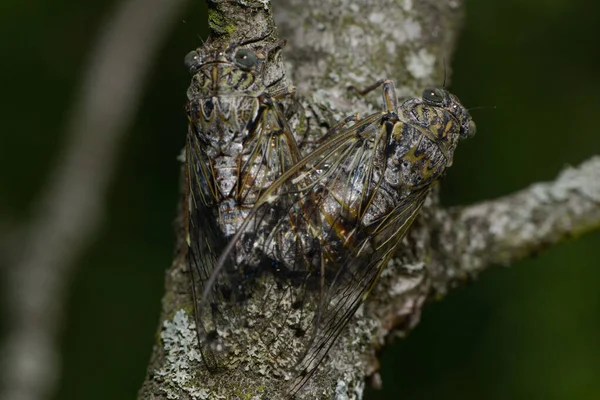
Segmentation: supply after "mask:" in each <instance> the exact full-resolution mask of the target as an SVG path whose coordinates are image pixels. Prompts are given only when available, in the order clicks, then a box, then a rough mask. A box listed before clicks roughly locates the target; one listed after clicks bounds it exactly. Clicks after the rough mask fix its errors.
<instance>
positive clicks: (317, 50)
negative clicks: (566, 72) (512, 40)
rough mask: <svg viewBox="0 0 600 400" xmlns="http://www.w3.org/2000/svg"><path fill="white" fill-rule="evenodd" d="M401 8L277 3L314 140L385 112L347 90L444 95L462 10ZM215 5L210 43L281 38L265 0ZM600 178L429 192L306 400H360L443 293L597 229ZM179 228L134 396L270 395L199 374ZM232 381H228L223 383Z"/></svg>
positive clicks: (269, 388) (233, 379) (260, 379)
mask: <svg viewBox="0 0 600 400" xmlns="http://www.w3.org/2000/svg"><path fill="white" fill-rule="evenodd" d="M374 3H376V4H374ZM400 3H401V4H399V3H398V2H395V1H385V0H380V1H376V2H373V1H368V0H361V1H354V2H346V1H343V0H337V1H333V0H332V1H329V2H323V1H318V2H317V1H314V0H308V1H301V0H282V1H280V2H277V3H276V4H275V11H276V13H277V14H276V20H277V21H278V24H279V27H280V29H281V31H282V33H283V35H282V36H283V37H284V38H286V39H287V40H288V46H287V49H286V53H285V55H286V56H287V60H288V62H289V63H290V65H291V71H292V77H293V81H294V84H296V85H297V87H298V89H299V92H300V93H301V94H302V95H303V96H304V98H303V99H302V103H303V105H304V107H305V109H306V110H309V111H310V112H309V113H307V114H306V115H305V117H307V118H308V120H309V122H311V123H310V124H309V125H310V126H311V128H310V129H314V131H311V132H310V133H309V134H310V135H313V136H318V135H320V134H321V133H320V131H319V130H318V129H317V128H315V127H317V126H319V125H322V124H326V125H329V126H330V125H331V123H332V121H334V120H340V119H341V118H342V117H345V116H347V115H348V114H350V113H351V112H352V111H356V110H357V109H358V110H360V111H363V112H364V111H367V110H369V109H372V108H375V109H377V110H379V109H381V105H380V102H379V101H378V100H377V101H376V100H375V97H374V96H371V97H373V98H370V97H369V98H368V99H359V98H355V96H352V95H351V94H350V93H348V91H347V89H346V88H347V86H348V85H350V84H354V85H358V86H365V85H367V84H370V83H372V82H374V81H376V80H377V79H379V78H382V77H385V78H390V79H394V80H395V81H396V82H397V83H398V84H397V88H398V91H399V95H400V96H408V95H415V94H416V93H419V92H420V91H421V90H422V89H423V88H424V87H427V86H431V85H436V86H439V85H441V83H442V82H443V80H444V68H445V64H446V63H448V62H449V58H450V54H451V51H452V49H453V46H454V43H455V41H456V36H457V29H458V27H459V26H460V22H461V16H462V8H461V2H460V1H450V2H448V1H442V0H429V1H420V2H411V1H404V2H400ZM209 6H210V8H211V17H210V19H211V28H212V31H213V33H212V35H213V37H216V38H218V39H219V40H223V39H224V40H229V39H230V38H231V36H235V35H242V36H244V35H250V37H255V36H253V35H257V32H271V34H272V35H276V34H277V33H276V32H274V31H271V30H270V29H266V30H261V29H260V26H261V24H263V25H262V26H267V27H270V26H271V22H272V19H271V13H270V4H269V2H268V1H258V0H255V1H219V2H215V1H211V2H209ZM249 15H251V17H249ZM242 16H243V17H242ZM257 26H258V27H257ZM398 71H406V72H404V73H402V74H400V73H399V72H398ZM369 102H370V103H369ZM313 121H316V122H317V123H312V122H313ZM182 134H183V133H182ZM599 173H600V159H599V158H597V157H596V158H593V159H592V160H590V161H588V162H587V163H585V164H583V165H582V166H581V167H579V168H577V169H568V170H566V171H564V172H563V174H562V175H561V176H560V177H559V178H558V179H557V180H556V181H555V182H552V183H545V184H536V185H533V186H532V187H531V188H529V189H526V190H524V191H521V192H519V193H516V194H514V195H511V196H507V197H505V198H501V199H497V200H494V201H490V202H485V203H481V204H477V205H473V206H470V207H465V208H454V209H450V210H445V209H442V208H441V207H440V206H439V203H438V196H437V192H434V195H433V196H430V198H429V199H428V200H427V202H426V204H425V206H424V207H423V210H422V211H421V213H420V215H419V218H418V219H417V221H415V223H414V224H413V227H412V228H411V231H410V233H409V235H408V236H407V237H406V238H405V239H404V243H405V246H403V247H402V249H401V251H400V252H399V254H396V258H395V259H394V260H393V261H392V262H391V263H390V264H391V265H390V266H389V267H388V268H387V269H386V270H385V271H384V272H383V274H382V276H381V279H380V282H379V284H378V285H377V287H376V289H375V290H374V293H373V294H372V295H371V297H370V298H369V300H368V301H367V303H366V304H365V307H364V308H361V309H359V311H358V313H357V314H356V315H355V317H354V318H353V321H352V322H351V323H350V324H349V326H348V327H346V329H345V331H344V333H343V334H342V335H341V337H340V338H339V339H338V342H337V344H336V345H335V346H334V347H333V348H332V349H331V351H330V353H329V357H328V358H326V360H325V361H324V362H323V368H321V369H319V370H318V372H317V373H316V374H315V376H314V377H313V378H312V379H311V380H310V381H309V382H308V384H307V385H306V386H305V387H304V388H303V390H304V392H303V398H338V399H353V398H360V396H361V394H362V390H363V387H364V378H365V376H368V375H370V374H372V373H373V372H375V371H376V370H377V368H378V364H377V361H376V358H375V350H376V349H377V348H379V347H381V345H382V344H383V343H384V339H385V337H386V336H387V335H388V334H389V333H390V332H392V331H394V332H407V331H409V330H410V329H411V328H412V327H414V326H415V324H416V323H417V322H418V319H419V315H420V311H421V309H422V306H423V304H424V303H425V301H426V300H428V299H430V298H432V297H438V296H440V295H443V294H445V293H446V292H447V291H448V289H449V288H452V287H455V286H457V285H458V284H460V283H461V282H464V281H466V280H468V279H471V278H473V277H475V276H476V275H477V274H478V273H479V272H481V271H483V270H484V269H486V268H488V267H490V266H492V265H496V264H508V263H511V262H514V261H516V260H518V259H520V258H523V257H526V256H528V255H530V254H531V253H532V252H535V251H539V250H541V249H542V248H543V247H544V246H548V245H551V244H555V243H557V242H559V241H561V240H564V239H565V238H567V237H570V236H573V235H578V234H581V233H583V232H586V231H589V230H592V229H595V228H598V227H600V187H599V185H598V180H597V176H598V175H599ZM183 209H184V208H183V206H181V210H183ZM182 221H183V215H182V214H180V219H179V222H180V224H179V228H178V249H179V250H178V252H177V256H176V258H175V260H174V263H173V265H172V267H171V269H170V271H169V273H168V276H167V282H166V290H167V293H166V295H165V297H164V299H163V315H162V321H163V323H162V325H161V328H160V337H161V342H160V343H159V344H157V346H155V349H154V354H153V357H152V360H151V363H150V366H149V373H148V377H147V380H146V382H145V383H144V386H143V387H142V389H141V391H140V394H139V398H140V399H149V398H154V399H170V398H180V399H186V398H192V399H216V398H220V397H219V396H224V397H221V398H250V397H252V396H256V398H267V397H269V396H272V393H276V392H277V389H278V388H280V387H281V386H284V385H285V384H286V383H285V380H284V379H283V377H281V376H276V375H274V374H272V373H270V372H271V370H269V369H265V370H238V371H233V372H229V373H222V375H219V376H216V375H211V374H210V373H208V372H207V371H206V370H205V369H204V367H203V366H202V364H201V362H200V357H199V353H198V350H197V344H196V341H195V334H194V323H193V317H191V316H192V315H193V313H192V311H191V307H192V303H191V301H192V299H191V295H190V288H189V282H188V269H187V265H186V256H185V252H186V244H185V241H184V239H183V237H184V236H183V235H184V229H183V227H182ZM248 337H251V335H248ZM248 348H252V349H253V350H256V351H257V353H256V354H255V357H256V359H260V360H262V359H267V358H268V354H265V353H266V349H264V348H260V347H259V346H258V345H257V346H255V347H252V346H251V345H249V346H248ZM257 363H258V362H257ZM227 374H230V375H231V376H228V377H226V378H223V376H224V375H227ZM216 382H219V383H216ZM223 382H227V383H228V384H227V387H223ZM219 385H221V386H219ZM265 396H266V397H265Z"/></svg>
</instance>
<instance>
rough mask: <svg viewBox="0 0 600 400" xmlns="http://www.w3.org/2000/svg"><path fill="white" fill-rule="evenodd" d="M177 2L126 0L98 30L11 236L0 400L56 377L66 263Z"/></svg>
mask: <svg viewBox="0 0 600 400" xmlns="http://www.w3.org/2000/svg"><path fill="white" fill-rule="evenodd" d="M184 4H185V1H184V0H129V1H127V2H124V3H122V4H120V5H119V7H118V8H117V9H116V10H115V12H114V14H113V15H112V16H111V18H110V19H109V20H108V21H107V23H106V25H105V26H104V27H103V31H102V32H101V33H100V35H99V38H98V42H97V44H96V46H95V48H94V49H93V51H92V53H91V57H90V60H89V62H88V66H87V69H86V71H85V76H84V77H83V81H82V83H81V89H80V93H79V95H78V97H77V99H76V100H75V102H74V107H73V110H72V112H71V117H70V119H69V121H68V123H67V126H66V128H65V129H66V132H67V136H68V137H69V141H68V144H67V146H66V147H65V148H64V149H63V153H62V155H61V156H60V158H59V165H58V166H57V168H56V170H55V171H54V172H53V173H52V175H51V176H50V178H49V181H48V182H47V184H46V189H45V190H44V191H43V193H42V194H41V199H40V201H39V202H37V204H35V207H34V210H33V212H32V218H31V222H30V223H29V224H28V226H26V227H25V229H24V230H23V233H22V234H21V235H20V237H21V238H22V243H26V245H25V246H23V248H22V249H21V252H20V253H19V254H16V256H15V257H14V260H15V263H14V265H11V266H10V268H7V269H6V273H7V288H6V290H5V293H6V309H7V326H8V334H7V339H6V342H5V343H4V344H3V348H2V354H3V358H2V360H1V361H2V366H1V368H0V370H2V371H3V379H4V388H3V391H2V392H1V393H0V398H2V399H7V400H13V399H14V400H17V399H18V400H37V399H44V398H50V397H52V395H53V392H54V390H55V386H56V383H57V379H58V377H59V375H60V357H59V355H58V354H57V349H56V346H57V343H56V342H57V335H58V334H59V332H60V328H61V326H62V321H63V312H62V311H63V310H62V309H63V307H64V299H65V297H66V296H65V295H66V291H67V287H68V286H67V285H68V282H69V279H70V276H71V274H72V272H73V261H74V260H75V259H76V257H77V256H79V255H80V254H81V253H82V252H83V250H84V249H85V248H86V246H87V245H88V244H89V243H90V241H91V239H92V238H93V235H94V233H95V231H96V230H97V228H98V226H99V223H100V221H101V220H102V216H103V213H104V198H105V196H106V189H107V187H108V184H109V182H110V179H111V176H112V173H113V169H114V167H115V164H116V159H117V156H118V150H119V148H120V146H121V144H122V140H123V138H124V136H125V134H126V133H127V130H128V128H129V127H130V125H131V123H132V121H133V118H134V116H135V112H136V110H137V108H138V105H139V101H140V99H141V97H142V96H141V95H142V93H143V89H144V84H145V82H146V78H147V76H148V73H149V71H150V67H151V66H152V60H153V59H154V58H155V55H156V53H157V51H158V49H159V47H160V44H161V43H162V42H163V41H164V39H165V37H166V33H167V32H168V30H169V28H170V26H171V24H172V23H173V22H174V21H175V18H176V16H177V15H178V13H179V11H180V10H181V9H182V6H183V5H184Z"/></svg>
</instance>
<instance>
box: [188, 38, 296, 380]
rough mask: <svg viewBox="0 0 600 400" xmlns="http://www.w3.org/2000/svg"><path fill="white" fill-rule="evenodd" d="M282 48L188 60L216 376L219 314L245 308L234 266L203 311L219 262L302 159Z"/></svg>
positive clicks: (203, 316) (209, 354) (197, 231)
mask: <svg viewBox="0 0 600 400" xmlns="http://www.w3.org/2000/svg"><path fill="white" fill-rule="evenodd" d="M282 45H283V43H282V42H278V43H264V42H262V41H260V40H258V41H253V42H251V43H247V44H244V43H239V44H230V45H228V47H227V48H215V47H214V44H212V43H207V44H205V46H204V47H203V48H201V49H198V50H196V51H193V52H191V53H190V54H188V56H187V57H186V64H187V65H188V67H189V68H190V72H191V73H192V81H191V84H190V87H189V89H188V93H187V97H188V103H187V106H186V112H187V115H188V119H189V130H188V135H187V142H186V175H187V197H188V223H187V227H188V235H187V240H188V244H189V263H190V273H191V281H192V286H193V295H194V305H195V307H196V308H195V311H196V324H197V327H198V329H197V330H198V341H199V344H200V349H201V352H202V357H203V359H204V361H205V363H206V365H207V366H208V367H209V368H210V369H211V370H217V369H218V368H219V367H220V366H222V365H223V364H224V361H223V360H222V358H223V357H222V356H223V353H222V352H219V351H218V350H219V348H220V347H219V346H220V345H219V343H218V342H214V341H213V340H212V339H211V337H212V336H211V335H213V332H215V331H216V330H217V329H218V328H219V324H221V322H218V321H217V320H216V318H217V316H218V315H219V314H220V312H219V311H220V310H219V308H218V307H219V306H220V305H225V304H227V303H228V302H229V303H233V304H238V303H241V302H242V298H241V297H243V293H242V292H243V290H242V289H243V288H240V285H242V284H243V283H244V280H243V271H241V270H240V269H239V268H238V264H234V265H231V266H230V268H228V269H227V273H226V274H222V275H221V276H220V277H219V279H218V290H211V292H210V295H208V296H207V299H208V300H209V302H204V303H203V304H200V298H201V297H202V293H203V292H204V290H205V288H206V283H207V281H208V279H209V278H210V277H211V276H213V275H214V273H215V272H214V269H215V263H216V259H217V257H218V255H219V254H220V252H221V251H222V250H223V248H224V247H225V245H226V244H227V241H228V238H230V237H231V236H232V235H233V234H234V233H235V232H236V231H237V230H238V228H239V227H240V225H241V224H242V223H243V221H244V220H245V219H246V218H247V215H248V213H249V212H250V210H252V209H253V207H254V206H255V203H256V201H257V200H258V198H259V197H260V195H261V193H262V192H263V191H264V190H266V189H267V188H269V187H270V186H271V184H272V183H273V182H274V181H275V180H276V179H277V178H278V177H279V176H280V175H281V174H282V173H284V172H285V171H286V170H287V169H288V168H290V167H291V166H292V165H294V164H295V163H296V162H297V161H298V160H299V154H298V150H297V148H296V143H295V140H294V137H293V134H292V132H291V130H290V128H289V126H288V124H287V121H286V120H285V118H284V116H283V109H284V107H285V104H286V102H287V101H288V100H289V98H290V97H291V96H292V94H293V88H291V87H288V86H287V85H286V80H285V74H284V67H283V62H282V61H281V59H280V57H279V53H280V50H281V47H282ZM267 66H269V67H267ZM238 247H239V248H238V249H236V252H235V253H236V257H237V258H238V259H240V260H248V259H250V257H251V254H252V251H251V250H250V251H248V252H246V251H245V249H244V248H243V247H242V246H238ZM211 285H212V284H211ZM204 307H206V309H205V310H204V309H203V308H204ZM211 307H212V308H211ZM211 316H214V317H215V318H211Z"/></svg>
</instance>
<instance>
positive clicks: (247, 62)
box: [234, 49, 258, 69]
mask: <svg viewBox="0 0 600 400" xmlns="http://www.w3.org/2000/svg"><path fill="white" fill-rule="evenodd" d="M234 61H235V64H236V65H237V66H238V67H240V68H242V69H251V68H253V67H254V66H256V64H257V63H258V57H257V56H256V53H254V52H253V51H252V50H250V49H239V50H238V51H237V52H236V53H235V59H234Z"/></svg>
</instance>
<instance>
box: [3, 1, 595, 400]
mask: <svg viewBox="0 0 600 400" xmlns="http://www.w3.org/2000/svg"><path fill="white" fill-rule="evenodd" d="M2 3H3V4H2V5H1V6H0V33H1V34H0V43H1V48H2V49H5V50H4V51H3V57H2V63H1V66H0V87H1V88H2V107H1V109H0V117H1V119H0V121H1V125H0V126H1V128H0V215H3V216H5V217H6V216H9V217H10V219H11V220H13V221H16V222H19V221H23V220H24V219H25V218H26V217H27V215H28V211H29V210H30V209H31V204H32V201H34V200H35V199H36V196H38V194H39V193H40V188H41V185H42V183H43V182H44V181H45V179H46V178H47V176H48V172H49V171H50V170H51V169H52V168H53V167H54V165H56V163H57V159H56V158H57V154H58V153H57V150H58V149H59V148H60V147H61V146H62V145H63V144H64V142H65V140H66V138H65V136H64V132H63V127H64V125H65V121H66V119H67V116H68V112H69V110H70V105H71V102H72V101H73V100H74V98H75V93H76V88H77V85H78V84H79V82H80V79H81V76H82V69H83V67H84V62H85V61H86V57H87V56H88V53H89V51H90V48H91V46H92V45H93V43H94V39H95V35H96V33H97V32H98V30H99V27H100V26H101V24H102V23H103V22H104V21H105V20H106V18H107V17H108V16H109V13H110V11H112V9H113V7H114V5H115V3H114V2H109V1H100V0H97V1H86V2H74V1H72V0H56V1H52V2H48V1H43V0H29V1H21V0H5V1H3V2H2ZM190 3H193V4H191V5H190V7H188V9H187V11H186V12H185V13H184V15H183V16H182V17H181V18H182V19H185V22H184V21H181V22H179V23H177V24H176V27H175V29H174V30H173V31H172V32H171V34H170V37H169V39H168V41H167V44H166V45H165V46H164V47H163V49H162V52H161V54H160V56H159V57H158V61H157V63H156V65H155V66H154V67H153V69H152V74H151V75H152V76H151V79H150V86H149V88H148V90H147V92H146V93H145V96H144V101H143V104H142V107H141V109H140V110H139V113H138V116H137V120H136V123H135V125H134V127H133V128H132V129H131V132H130V133H129V136H128V138H127V141H126V147H124V148H123V149H122V150H121V153H120V159H119V165H118V171H117V174H116V177H115V179H114V181H113V183H112V185H111V189H110V192H109V196H108V200H107V201H108V206H109V210H108V213H107V218H106V220H105V221H103V224H102V228H101V231H100V234H99V235H98V237H97V240H96V241H95V243H94V245H93V246H92V247H91V248H90V249H89V250H88V251H86V252H85V254H84V255H83V256H82V257H81V258H80V259H79V261H78V267H77V272H76V275H75V276H74V279H73V281H72V285H71V288H70V293H69V303H68V309H67V318H68V320H67V326H66V327H65V329H64V334H63V336H62V341H61V346H62V352H63V356H64V371H63V375H62V380H61V385H60V389H59V392H58V394H57V396H56V398H57V399H65V400H67V399H89V400H93V399H132V398H134V397H135V396H136V392H137V390H138V389H139V387H140V385H141V383H142V381H143V379H144V375H145V373H146V365H147V362H148V359H149V357H150V351H151V349H152V346H153V344H154V343H155V341H156V338H155V332H156V326H157V322H158V314H159V309H160V299H161V295H162V292H163V277H164V272H165V270H166V269H167V268H168V266H169V265H170V262H171V256H172V246H173V240H174V236H173V233H172V220H173V218H174V217H175V207H176V203H177V200H178V171H179V169H178V168H179V166H178V163H177V162H176V159H175V158H176V156H177V155H178V153H179V151H180V149H181V148H182V146H183V143H184V135H185V132H186V118H185V115H184V112H183V104H184V101H185V90H186V87H187V84H188V80H189V77H188V73H187V71H186V69H185V68H184V66H183V63H182V60H183V56H184V55H185V54H186V53H187V52H188V51H189V50H191V49H193V48H195V47H197V46H198V45H199V44H200V40H199V38H198V37H199V36H201V37H205V36H206V34H207V27H206V22H205V19H206V17H205V14H204V13H205V11H204V4H203V2H200V1H197V0H196V1H194V2H190ZM275 3H276V2H275ZM275 6H277V4H275ZM467 14H468V18H467V22H466V26H465V29H464V32H463V34H462V37H461V40H460V43H459V46H458V49H457V52H456V53H455V59H454V60H453V61H452V69H453V71H454V72H453V76H452V85H451V87H450V89H451V90H452V91H453V92H454V93H456V94H457V95H458V96H459V97H460V99H461V100H462V102H463V104H465V105H467V106H468V107H475V106H496V108H495V109H494V108H487V109H482V110H477V111H473V113H472V114H473V116H474V119H475V120H476V122H477V127H478V133H477V136H476V137H475V138H474V139H472V140H470V141H468V142H464V143H463V144H462V145H461V146H460V148H459V150H458V151H457V154H456V157H455V163H454V166H453V167H452V169H451V171H450V172H449V174H448V177H447V179H446V180H445V182H444V183H443V200H444V202H445V203H446V204H452V205H454V204H467V203H471V202H476V201H480V200H483V199H488V198H494V197H497V196H503V195H507V194H509V193H511V192H513V191H515V190H519V189H521V188H524V187H526V186H527V185H529V184H530V183H533V182H535V181H543V180H550V179H553V178H554V177H555V176H556V175H557V173H558V172H559V171H560V170H561V169H562V168H563V167H564V166H565V165H568V164H570V165H577V164H579V163H580V162H581V161H583V160H585V159H586V158H588V157H590V156H591V155H593V154H600V132H599V130H598V126H599V125H598V122H597V118H598V116H599V115H600V73H599V71H600V40H599V39H600V33H599V31H598V27H599V26H600V3H598V2H591V1H586V0H519V1H517V0H493V1H487V2H483V1H477V0H470V1H467ZM391 78H394V77H391ZM598 179H599V180H600V177H599V178H598ZM599 265H600V232H596V233H594V234H591V235H587V236H585V237H582V238H578V239H576V240H573V241H571V242H570V243H566V244H562V245H560V246H557V247H554V248H552V249H550V250H549V251H547V252H544V253H543V254H541V255H540V256H538V257H537V258H535V259H532V260H528V261H524V262H520V263H518V264H516V265H514V266H512V267H511V268H508V269H503V268H502V269H501V268H498V269H495V270H493V271H490V272H487V273H485V274H484V275H483V276H481V278H480V279H479V280H478V281H477V282H476V284H474V285H471V286H470V287H467V288H463V289H461V290H459V291H456V292H455V293H452V294H451V295H449V296H448V297H447V298H446V299H444V300H443V301H441V302H439V303H435V304H430V305H429V306H428V307H426V309H425V311H424V314H423V318H422V322H421V324H420V325H419V326H418V327H417V328H416V329H415V330H414V331H413V333H412V334H411V335H410V337H409V338H408V339H407V340H403V341H397V342H396V344H395V345H394V346H393V347H390V348H387V349H386V350H385V352H384V353H383V354H382V355H381V360H382V372H381V374H382V377H383V387H384V390H383V391H381V392H378V391H375V390H369V391H368V394H367V396H366V398H367V399H372V400H375V399H396V398H399V397H401V398H403V399H430V398H434V397H437V398H441V399H444V398H456V399H459V398H460V399H465V400H466V399H482V398H486V399H505V398H527V399H598V398H600V268H598V267H599Z"/></svg>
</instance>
